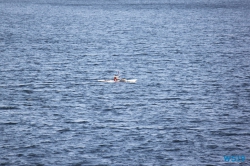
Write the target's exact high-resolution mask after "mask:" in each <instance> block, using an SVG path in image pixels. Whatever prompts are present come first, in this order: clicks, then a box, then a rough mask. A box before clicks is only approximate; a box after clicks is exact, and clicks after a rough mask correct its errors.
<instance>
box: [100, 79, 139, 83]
mask: <svg viewBox="0 0 250 166" xmlns="http://www.w3.org/2000/svg"><path fill="white" fill-rule="evenodd" d="M136 81H137V79H131V80H126V79H121V80H117V81H114V80H98V82H110V83H112V82H127V83H136Z"/></svg>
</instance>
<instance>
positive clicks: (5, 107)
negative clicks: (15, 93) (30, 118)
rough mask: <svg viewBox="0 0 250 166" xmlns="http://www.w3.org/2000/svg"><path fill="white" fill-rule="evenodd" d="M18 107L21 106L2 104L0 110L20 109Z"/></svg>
mask: <svg viewBox="0 0 250 166" xmlns="http://www.w3.org/2000/svg"><path fill="white" fill-rule="evenodd" d="M18 109H20V108H19V107H15V106H0V110H18Z"/></svg>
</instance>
